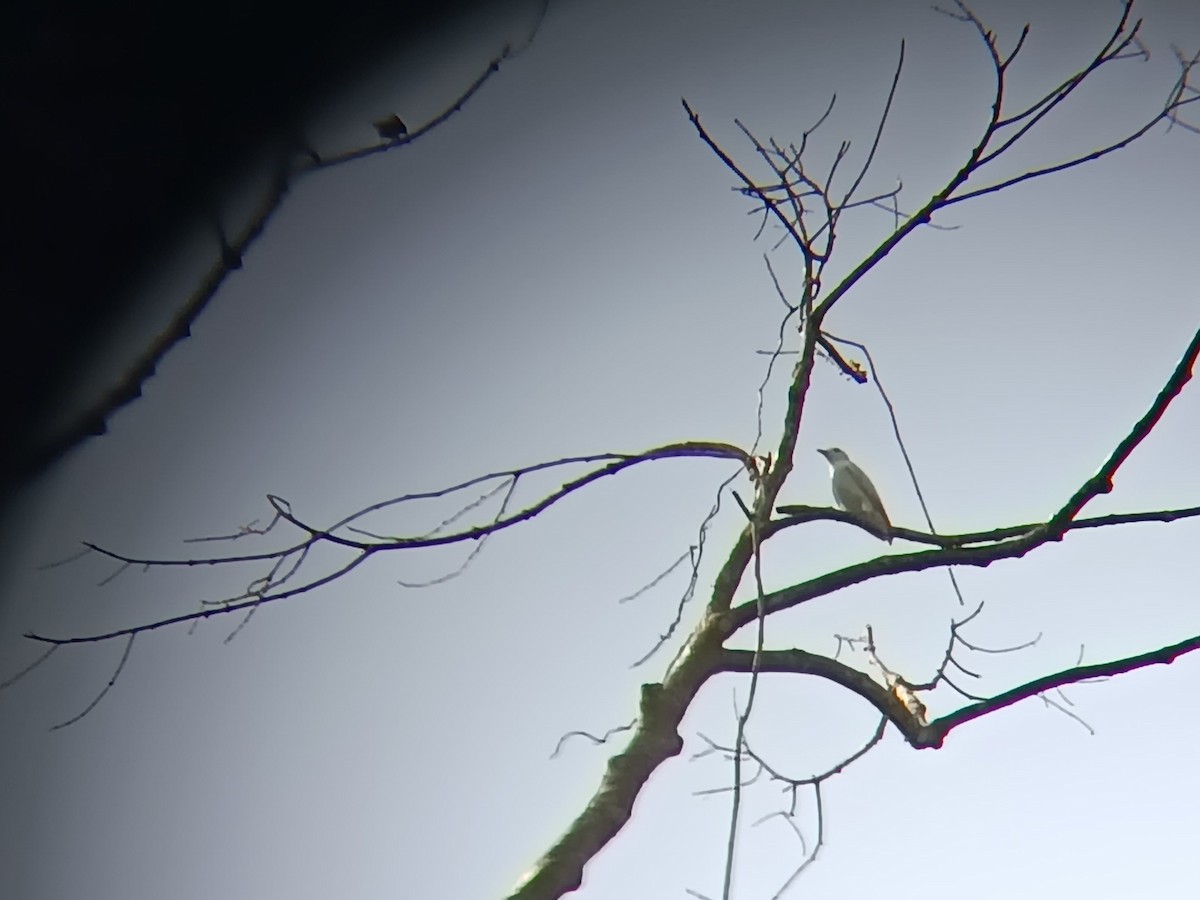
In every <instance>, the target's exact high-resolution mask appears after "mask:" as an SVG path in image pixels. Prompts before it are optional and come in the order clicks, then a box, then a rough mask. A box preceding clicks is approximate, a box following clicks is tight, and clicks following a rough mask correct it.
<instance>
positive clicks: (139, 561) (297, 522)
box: [26, 441, 751, 644]
mask: <svg viewBox="0 0 1200 900" xmlns="http://www.w3.org/2000/svg"><path fill="white" fill-rule="evenodd" d="M681 458H693V459H731V460H735V461H736V462H738V463H740V464H741V465H742V466H743V467H751V457H750V455H749V454H748V453H746V451H744V450H742V449H741V448H739V447H735V446H733V445H732V444H723V443H718V442H712V441H684V442H680V443H675V444H665V445H663V446H661V447H655V448H652V449H650V450H646V451H643V452H642V453H633V454H628V453H601V454H594V455H591V456H578V457H567V458H564V459H558V460H552V461H550V462H544V463H537V464H534V465H531V466H525V467H523V468H520V469H511V470H508V471H504V472H493V473H490V474H488V475H482V476H478V477H476V478H472V479H469V480H468V481H464V482H462V483H460V484H457V485H454V486H452V487H449V488H443V489H440V490H437V491H429V492H425V493H420V494H407V495H404V496H402V497H397V498H393V499H391V500H386V501H382V502H379V503H374V504H371V505H370V506H368V507H366V508H365V509H361V510H358V511H357V512H355V513H352V514H351V515H349V516H346V517H345V518H343V519H341V520H340V521H338V522H336V523H334V524H333V525H331V526H329V527H328V528H317V527H315V526H312V525H309V524H307V523H305V522H304V521H303V520H301V519H300V518H298V517H297V516H296V515H295V514H293V513H292V511H291V506H290V504H289V503H288V502H287V501H286V500H283V499H282V498H280V497H276V496H274V495H268V501H269V502H270V504H271V506H272V508H273V509H274V511H275V516H274V518H273V519H272V521H271V523H270V524H269V525H268V526H267V527H266V528H263V529H256V530H253V533H256V534H264V533H267V532H269V531H270V530H271V529H272V528H274V527H275V525H277V524H278V523H279V522H286V523H287V524H290V525H292V526H294V527H295V528H298V529H300V530H301V531H304V532H305V533H306V535H307V536H306V537H305V538H304V539H303V540H301V541H299V542H298V543H295V544H292V545H291V546H288V547H285V548H284V549H282V550H274V551H269V552H264V553H248V554H240V555H229V556H211V557H192V558H187V559H154V558H137V557H131V556H126V555H124V554H121V553H117V552H115V551H113V550H107V549H105V548H102V547H100V546H98V545H96V544H90V543H89V544H87V545H86V546H88V547H89V548H90V549H92V550H94V551H95V552H97V553H100V554H102V555H104V556H107V557H110V558H112V559H115V560H118V561H119V562H121V563H122V564H123V565H124V566H131V565H140V566H156V567H170V566H187V567H191V566H217V565H230V564H239V563H254V562H261V563H270V564H271V565H270V568H269V570H268V572H267V574H266V575H264V576H259V577H257V578H255V579H254V580H253V581H251V583H250V585H249V586H248V587H247V589H246V591H245V593H243V594H241V595H239V596H237V597H231V598H227V599H226V600H224V601H220V602H218V603H209V604H207V605H206V607H205V608H202V609H200V610H197V611H194V612H190V613H184V614H181V615H177V616H171V617H167V618H163V619H159V620H156V621H152V622H147V623H143V624H139V625H135V626H130V627H128V628H120V629H115V630H112V631H107V632H103V633H99V634H91V635H76V636H70V637H49V636H47V635H41V634H36V633H29V634H27V635H26V637H29V638H30V639H32V640H36V641H40V642H43V643H48V644H80V643H95V642H98V641H106V640H111V639H113V638H118V637H127V636H131V635H136V634H140V633H142V632H145V631H154V630H156V629H159V628H165V627H167V626H169V625H178V624H181V623H184V622H198V621H201V620H204V619H209V618H212V617H214V616H221V615H226V614H229V613H235V612H249V611H252V610H254V609H257V608H258V607H260V606H262V605H264V604H266V603H273V602H275V601H278V600H286V599H288V598H291V597H295V596H299V595H300V594H304V593H307V592H309V591H311V590H314V589H316V588H318V587H322V586H324V585H326V584H329V583H330V582H332V581H335V580H337V579H338V578H341V577H342V576H343V575H345V574H347V573H348V572H350V571H351V570H353V569H355V568H357V567H358V566H359V565H361V564H362V563H364V562H366V561H367V559H369V558H370V557H372V556H374V555H375V554H377V553H382V552H386V551H393V550H411V549H416V548H422V547H436V546H445V545H449V544H459V543H466V542H471V541H480V540H483V539H484V538H486V537H488V536H489V535H492V534H495V533H496V532H498V531H502V530H504V529H506V528H510V527H512V526H514V525H517V524H520V523H521V522H526V521H528V520H530V519H532V518H534V517H535V516H537V515H540V514H541V513H543V512H545V511H546V510H547V509H548V508H549V507H551V506H552V505H554V504H555V503H557V502H558V501H559V500H562V499H563V498H564V497H566V496H568V495H570V494H573V493H574V492H576V491H578V490H580V489H582V488H584V487H586V486H587V485H589V484H592V483H593V482H595V481H598V480H599V479H601V478H604V477H606V476H609V475H616V474H618V473H619V472H622V471H624V470H626V469H628V468H631V467H632V466H636V465H638V464H640V463H644V462H651V461H654V460H661V459H681ZM605 460H611V461H610V462H608V464H607V465H604V466H600V467H599V468H596V469H594V470H592V471H591V472H588V473H586V474H584V475H581V476H579V477H577V478H574V479H572V480H571V481H568V482H566V483H565V484H563V485H562V486H561V487H559V488H558V489H557V490H554V491H551V492H550V493H548V494H547V495H545V496H544V497H542V499H540V500H538V501H537V502H535V503H532V504H530V505H529V506H527V507H525V508H524V509H522V510H519V511H517V512H514V513H512V514H510V515H508V516H502V517H497V518H496V519H494V520H493V521H492V522H491V523H489V524H487V525H481V526H477V527H472V528H465V529H463V530H461V531H456V532H452V533H449V534H443V533H441V527H442V526H441V525H439V526H438V528H436V529H434V532H433V533H430V534H428V535H426V536H418V537H398V538H382V539H375V540H362V539H359V538H348V537H343V536H341V535H339V534H337V533H336V532H337V531H338V530H339V529H343V528H346V527H347V526H348V525H349V524H350V523H351V522H355V521H358V520H359V519H360V518H362V517H363V516H365V515H366V514H367V513H369V512H378V511H379V510H382V509H385V508H388V507H393V506H397V505H399V504H401V503H404V502H407V501H410V500H415V499H429V498H434V497H444V496H448V495H449V494H452V493H455V492H458V491H461V490H464V489H466V488H469V487H474V486H476V485H479V484H483V483H486V482H487V481H493V480H497V479H512V480H513V481H514V482H515V480H516V479H518V478H519V477H521V476H522V475H526V474H529V473H532V472H537V471H542V470H546V469H551V468H556V467H559V466H564V465H573V464H579V463H586V462H601V461H605ZM474 505H475V504H474V503H472V504H469V506H468V508H470V507H471V506H474ZM713 514H714V515H715V511H714V513H713ZM453 518H457V514H456V515H455V516H454V517H452V519H453ZM710 519H711V516H710ZM706 521H707V520H706ZM443 524H445V523H443ZM248 533H251V532H250V531H248V530H246V529H242V530H239V531H238V532H237V533H235V534H233V535H229V536H228V537H229V538H230V539H236V538H241V537H243V536H245V535H246V534H248ZM320 544H330V545H334V546H337V547H341V548H344V549H347V550H352V551H354V552H355V555H354V556H353V558H352V559H351V560H350V561H349V562H348V563H345V564H344V565H342V566H341V567H339V568H337V569H335V570H334V571H333V572H331V573H328V574H325V575H323V576H321V577H316V578H312V579H310V580H309V581H306V582H304V583H302V584H300V585H298V586H296V587H291V588H288V589H286V590H281V589H280V588H282V586H283V585H285V584H286V583H288V582H289V581H290V580H291V579H292V578H293V577H294V576H295V575H296V574H297V573H298V572H299V571H300V570H301V567H302V566H303V565H304V563H305V561H306V560H307V558H308V555H309V553H310V551H311V550H312V549H313V548H315V547H316V546H318V545H320Z"/></svg>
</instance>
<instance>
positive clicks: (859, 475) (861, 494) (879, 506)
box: [835, 462, 892, 528]
mask: <svg viewBox="0 0 1200 900" xmlns="http://www.w3.org/2000/svg"><path fill="white" fill-rule="evenodd" d="M843 471H844V472H845V473H846V477H847V478H849V480H850V481H851V483H852V484H853V485H854V488H855V490H854V493H855V494H856V496H855V497H854V500H853V501H852V502H851V503H850V504H846V503H845V502H844V500H843V498H841V497H836V498H835V499H836V500H837V501H838V502H839V503H841V504H842V505H843V506H844V507H845V508H847V509H852V508H853V509H854V511H855V512H859V513H878V514H879V515H880V516H882V517H883V524H884V525H885V526H887V527H888V528H891V525H892V523H891V520H889V519H888V514H887V511H886V510H885V509H884V508H883V501H882V500H880V499H879V492H878V491H876V490H875V485H873V484H871V479H870V478H868V477H867V473H866V472H864V471H863V470H862V469H860V468H859V467H858V466H856V465H855V464H854V463H852V462H847V463H846V464H845V467H844V469H843ZM846 493H850V492H849V491H847V492H846ZM846 499H850V498H846ZM864 501H865V502H864ZM859 504H861V507H859Z"/></svg>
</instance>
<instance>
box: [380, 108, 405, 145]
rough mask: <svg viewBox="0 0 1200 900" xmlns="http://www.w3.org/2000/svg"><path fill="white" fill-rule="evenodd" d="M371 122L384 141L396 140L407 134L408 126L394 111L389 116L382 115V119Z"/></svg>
mask: <svg viewBox="0 0 1200 900" xmlns="http://www.w3.org/2000/svg"><path fill="white" fill-rule="evenodd" d="M371 124H372V125H374V126H375V130H376V131H377V132H379V136H380V137H381V138H383V139H384V140H385V141H398V140H400V138H402V137H404V136H405V135H406V134H408V126H407V125H405V124H404V120H403V119H401V118H400V117H399V116H398V115H396V114H395V113H392V114H391V115H390V116H384V117H383V118H382V119H377V120H376V121H374V122H372V123H371Z"/></svg>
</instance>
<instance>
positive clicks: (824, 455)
mask: <svg viewBox="0 0 1200 900" xmlns="http://www.w3.org/2000/svg"><path fill="white" fill-rule="evenodd" d="M817 452H818V453H820V454H821V455H822V456H823V457H825V458H826V459H829V451H828V450H821V449H818V450H817Z"/></svg>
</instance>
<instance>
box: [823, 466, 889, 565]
mask: <svg viewBox="0 0 1200 900" xmlns="http://www.w3.org/2000/svg"><path fill="white" fill-rule="evenodd" d="M817 452H818V453H820V454H821V455H822V456H824V457H825V458H826V459H827V460H829V474H830V477H831V479H832V481H833V500H834V502H835V503H837V505H838V506H840V507H841V508H842V509H844V510H845V511H846V512H848V513H850V514H851V515H855V516H858V517H859V518H860V519H862V520H863V522H864V523H865V524H866V525H867V526H868V528H867V530H868V531H870V532H871V533H872V534H874V535H875V536H876V537H878V538H880V539H881V540H885V541H887V542H888V543H889V544H890V543H891V542H892V523H891V522H890V521H889V520H888V516H887V512H885V511H884V508H883V503H882V501H880V499H879V492H878V491H876V490H875V485H873V484H871V479H870V478H868V477H867V473H866V472H864V471H863V470H862V469H860V468H859V467H858V466H856V465H855V464H854V463H852V462H850V457H848V456H847V455H846V452H845V451H844V450H839V449H838V448H837V447H830V448H829V449H828V450H818V451H817Z"/></svg>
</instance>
